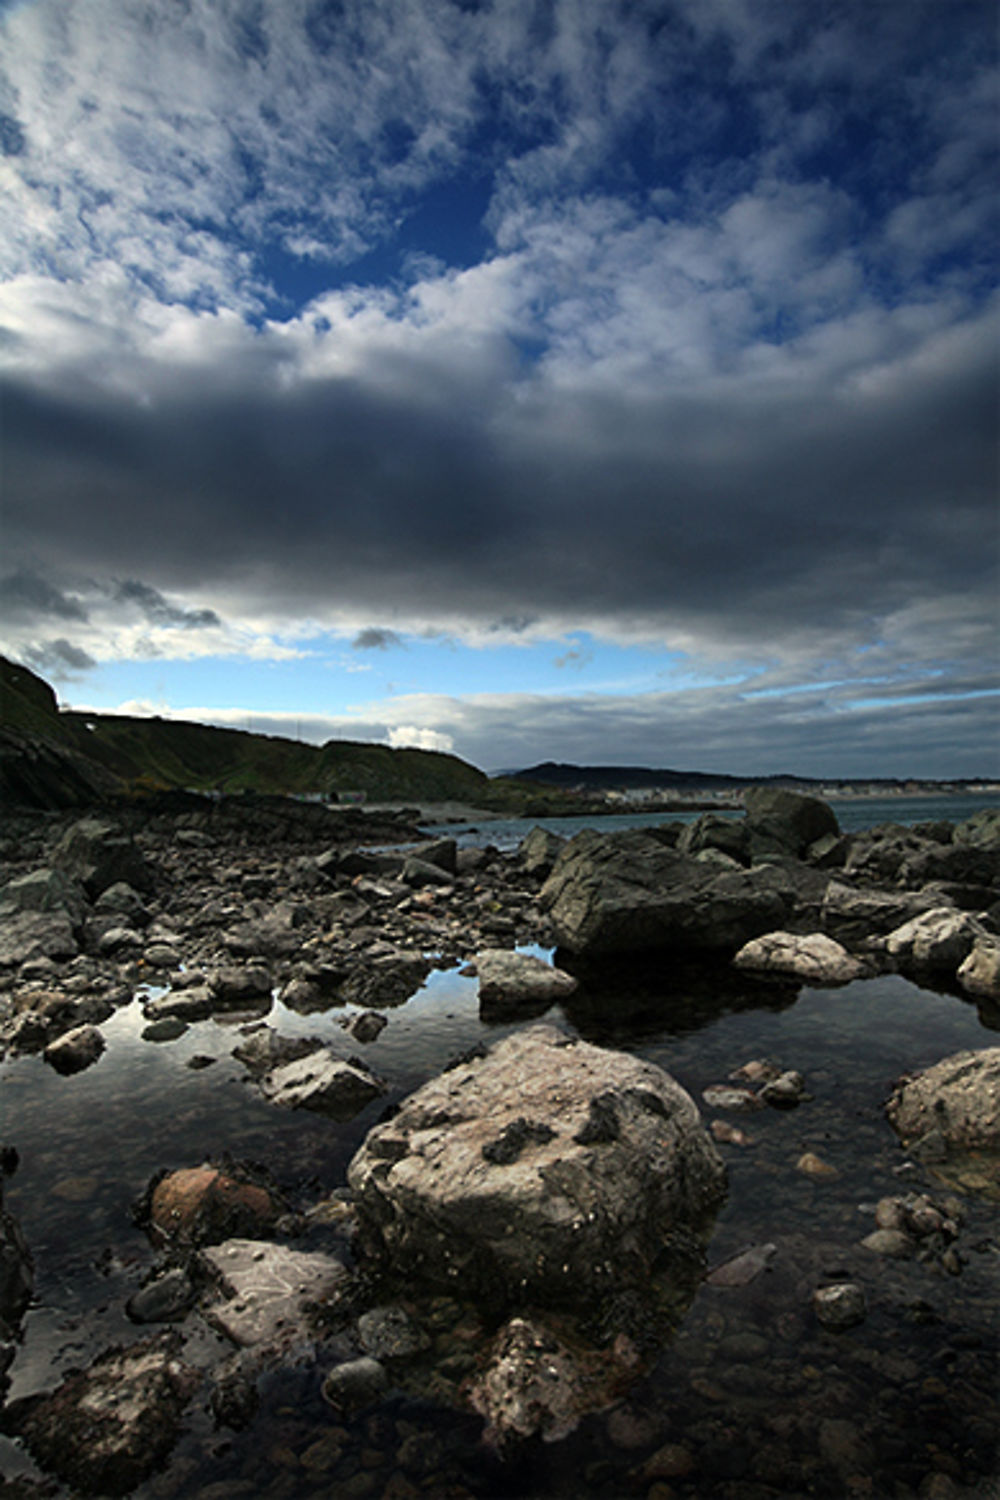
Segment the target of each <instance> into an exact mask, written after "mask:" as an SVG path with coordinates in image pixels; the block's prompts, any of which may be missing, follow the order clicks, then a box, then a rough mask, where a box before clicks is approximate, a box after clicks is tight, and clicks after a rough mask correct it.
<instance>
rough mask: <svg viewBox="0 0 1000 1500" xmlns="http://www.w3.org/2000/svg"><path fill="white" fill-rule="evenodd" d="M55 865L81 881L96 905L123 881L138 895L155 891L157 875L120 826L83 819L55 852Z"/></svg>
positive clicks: (102, 820) (61, 840)
mask: <svg viewBox="0 0 1000 1500" xmlns="http://www.w3.org/2000/svg"><path fill="white" fill-rule="evenodd" d="M52 863H53V865H55V867H56V868H57V869H59V870H62V871H63V872H64V873H65V874H67V875H69V876H71V877H72V878H73V879H74V880H78V881H79V882H80V883H81V885H82V886H83V887H84V889H85V890H86V892H87V894H88V896H89V897H90V899H91V900H92V901H95V900H96V899H97V898H98V896H100V895H101V894H102V892H103V891H106V890H107V889H108V887H109V886H112V885H116V884H117V883H118V882H119V881H122V882H124V883H125V884H126V885H130V886H131V887H132V888H133V889H134V890H136V891H151V890H152V889H153V884H154V881H153V872H152V870H151V868H150V866H149V865H148V864H147V862H146V860H145V858H144V857H143V855H142V853H141V851H140V850H139V849H138V848H137V847H136V845H135V843H134V842H133V841H132V839H131V838H130V837H129V835H128V834H127V833H126V832H125V830H124V829H123V828H120V827H119V826H118V824H117V823H111V822H106V821H105V820H104V819H102V818H82V819H81V820H80V822H78V823H74V824H73V825H72V827H71V828H68V829H67V830H66V832H65V833H64V834H63V836H62V838H61V839H60V840H59V842H58V844H57V845H56V847H55V849H54V850H53V852H52Z"/></svg>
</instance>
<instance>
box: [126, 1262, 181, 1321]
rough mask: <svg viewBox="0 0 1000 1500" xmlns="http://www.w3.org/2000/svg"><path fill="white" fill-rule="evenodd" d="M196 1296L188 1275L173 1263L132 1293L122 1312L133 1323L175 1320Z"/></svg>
mask: <svg viewBox="0 0 1000 1500" xmlns="http://www.w3.org/2000/svg"><path fill="white" fill-rule="evenodd" d="M196 1295H197V1293H196V1290H195V1287H194V1284H193V1282H192V1281H191V1278H190V1276H188V1274H187V1272H186V1271H182V1270H181V1268H180V1267H179V1266H175V1267H174V1268H173V1269H172V1270H170V1271H165V1272H164V1274H163V1275H162V1276H157V1277H156V1279H155V1280H154V1281H148V1282H147V1283H146V1285H145V1286H143V1287H140V1288H139V1290H138V1291H137V1292H133V1294H132V1296H131V1297H130V1298H129V1299H128V1301H127V1302H126V1304H125V1311H126V1312H127V1313H128V1315H129V1317H130V1318H131V1319H132V1321H133V1323H175V1322H177V1321H178V1320H179V1319H181V1318H183V1317H186V1316H187V1313H188V1312H189V1311H190V1309H191V1307H192V1306H193V1305H194V1300H195V1297H196Z"/></svg>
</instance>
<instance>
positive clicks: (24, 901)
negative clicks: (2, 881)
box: [0, 869, 87, 926]
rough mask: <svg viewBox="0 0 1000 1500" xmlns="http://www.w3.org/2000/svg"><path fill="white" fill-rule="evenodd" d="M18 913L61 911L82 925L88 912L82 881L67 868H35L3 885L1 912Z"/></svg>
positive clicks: (76, 924) (7, 914) (5, 913)
mask: <svg viewBox="0 0 1000 1500" xmlns="http://www.w3.org/2000/svg"><path fill="white" fill-rule="evenodd" d="M15 912H61V913H62V914H63V916H65V917H66V918H68V920H69V921H70V923H71V924H72V925H73V926H79V925H80V923H82V921H83V919H84V917H85V916H86V913H87V898H86V895H85V894H84V890H83V887H82V886H81V885H80V883H79V882H78V881H76V880H72V879H71V878H70V877H69V876H68V875H67V874H65V872H64V871H62V870H51V869H41V870H33V871H32V872H31V873H30V874H28V875H19V876H18V877H17V878H16V879H14V880H10V881H8V882H7V884H6V885H5V886H3V887H2V888H0V914H2V915H3V916H4V917H5V918H9V917H11V916H12V915H13V914H14V913H15Z"/></svg>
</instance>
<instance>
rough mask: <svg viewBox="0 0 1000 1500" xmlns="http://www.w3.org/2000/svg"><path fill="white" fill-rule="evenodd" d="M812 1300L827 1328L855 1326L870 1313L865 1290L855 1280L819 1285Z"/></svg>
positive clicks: (816, 1311) (815, 1309)
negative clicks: (833, 1284) (831, 1284)
mask: <svg viewBox="0 0 1000 1500" xmlns="http://www.w3.org/2000/svg"><path fill="white" fill-rule="evenodd" d="M812 1302H813V1311H814V1312H815V1314H816V1317H817V1318H818V1319H819V1321H820V1322H821V1323H822V1324H823V1326H824V1327H825V1328H853V1327H854V1326H855V1325H856V1324H858V1323H863V1322H864V1320H865V1318H866V1316H867V1313H868V1307H867V1303H866V1301H865V1294H864V1291H863V1289H862V1288H861V1287H860V1286H858V1284H857V1282H854V1281H842V1282H838V1283H837V1284H836V1285H835V1286H823V1287H817V1289H816V1291H814V1292H813V1298H812Z"/></svg>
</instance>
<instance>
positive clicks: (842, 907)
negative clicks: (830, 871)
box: [820, 880, 941, 948]
mask: <svg viewBox="0 0 1000 1500" xmlns="http://www.w3.org/2000/svg"><path fill="white" fill-rule="evenodd" d="M940 904H941V902H940V898H938V897H936V896H935V895H934V894H933V893H932V892H921V891H868V890H857V889H856V888H855V887H854V886H850V885H846V884H844V882H843V881H840V880H831V881H830V883H829V885H828V886H827V889H826V894H825V896H824V898H823V904H822V909H821V923H820V925H821V926H822V928H823V931H824V932H827V933H829V934H830V936H831V937H835V938H836V939H837V940H838V942H842V943H845V944H846V945H847V947H848V948H863V947H864V946H866V945H869V944H870V943H871V941H872V939H873V938H878V937H884V936H885V935H886V934H887V933H889V932H892V930H893V929H894V928H896V927H899V926H900V925H901V924H902V923H903V922H908V921H909V920H910V918H911V917H916V916H919V915H920V913H921V912H923V911H929V910H930V909H931V908H932V907H935V906H940Z"/></svg>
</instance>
